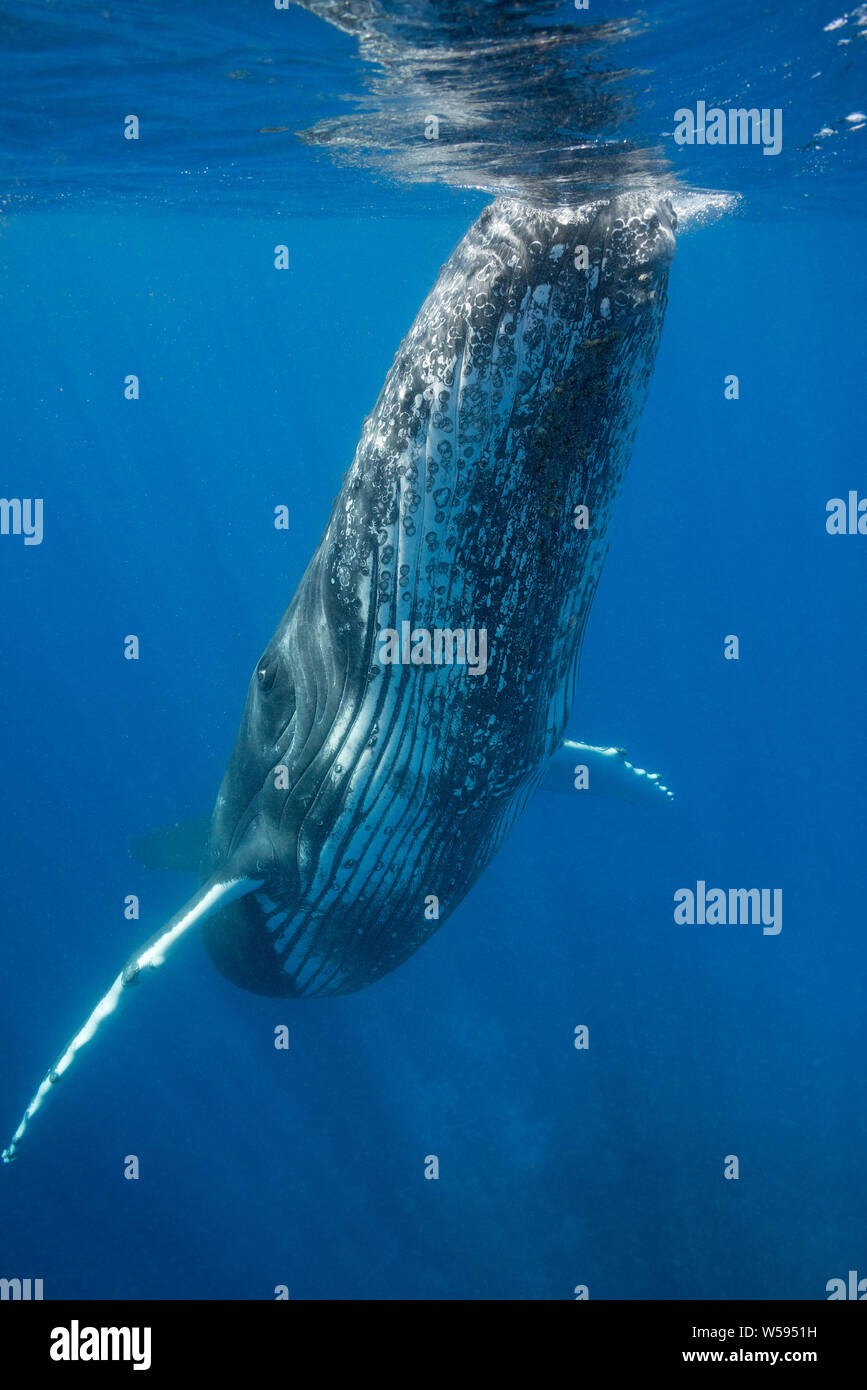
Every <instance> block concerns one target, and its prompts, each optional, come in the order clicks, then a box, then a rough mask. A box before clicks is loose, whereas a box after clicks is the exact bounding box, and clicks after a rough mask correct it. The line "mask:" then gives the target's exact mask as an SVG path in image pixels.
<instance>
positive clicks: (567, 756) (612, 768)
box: [540, 738, 674, 806]
mask: <svg viewBox="0 0 867 1390" xmlns="http://www.w3.org/2000/svg"><path fill="white" fill-rule="evenodd" d="M540 785H541V786H542V787H543V788H544V789H545V790H546V791H551V792H564V793H567V794H568V793H570V792H572V793H574V792H575V791H589V792H593V793H594V794H595V795H596V796H609V797H615V798H616V799H617V800H618V801H631V802H633V803H634V804H635V805H636V806H644V805H648V806H651V805H657V806H658V805H661V804H662V802H664V801H673V800H674V793H673V792H670V791H669V789H668V787H666V786H665V785H664V783H662V782H661V781H660V780H659V773H658V772H647V771H646V769H645V768H643V767H636V766H635V764H634V763H631V762H629V760H628V759H627V757H626V754H625V753H624V751H623V749H622V748H596V747H595V746H594V745H593V744H591V743H576V742H575V741H574V740H573V739H569V738H566V739H564V740H563V742H562V743H561V744H560V747H559V748H558V749H557V752H556V753H555V754H554V756H553V758H552V759H551V761H550V762H549V764H548V766H547V767H546V769H545V775H544V777H543V779H542V782H541V783H540Z"/></svg>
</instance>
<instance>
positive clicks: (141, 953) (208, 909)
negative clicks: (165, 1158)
mask: <svg viewBox="0 0 867 1390" xmlns="http://www.w3.org/2000/svg"><path fill="white" fill-rule="evenodd" d="M261 886H262V881H261V879H250V878H234V879H228V880H225V881H223V882H219V881H215V880H214V879H211V880H209V881H208V882H207V883H206V884H204V886H203V887H202V888H200V889H199V891H198V893H195V894H194V895H193V897H192V898H190V900H189V902H187V903H185V904H184V906H183V907H182V908H181V909H180V911H179V912H176V913H175V915H174V917H171V918H170V919H169V921H168V922H166V924H165V926H163V927H161V928H160V930H159V931H158V932H156V933H155V934H154V935H153V936H152V937H150V938H149V940H148V941H146V942H145V944H144V946H142V947H141V949H140V950H138V951H135V952H134V953H133V954H132V955H131V956H130V958H129V960H128V961H127V962H126V965H125V966H124V967H123V969H122V970H121V972H120V974H119V975H118V976H117V977H116V979H115V980H114V981H113V982H112V984H111V986H110V988H109V989H108V990H107V991H106V993H105V994H104V995H103V996H102V998H101V999H100V1000H99V1002H98V1004H97V1005H96V1007H95V1008H94V1009H93V1010H92V1011H91V1013H90V1014H89V1016H88V1018H87V1021H86V1022H85V1024H84V1026H83V1027H82V1028H80V1029H79V1030H78V1032H77V1033H76V1034H75V1036H74V1037H73V1038H72V1040H71V1041H70V1042H69V1043H68V1044H67V1046H66V1047H65V1048H64V1050H63V1052H62V1053H61V1054H60V1056H59V1057H58V1059H57V1061H56V1062H55V1063H54V1066H53V1067H50V1068H49V1069H48V1071H47V1072H46V1073H45V1075H44V1077H43V1078H42V1081H41V1082H40V1085H39V1088H38V1090H37V1091H36V1094H35V1095H34V1097H33V1099H32V1100H31V1102H30V1104H29V1105H28V1107H27V1109H26V1110H25V1111H24V1115H23V1117H22V1120H21V1123H20V1125H19V1126H18V1128H17V1129H16V1131H15V1133H14V1134H13V1136H12V1138H11V1140H10V1142H9V1144H8V1146H7V1147H6V1148H5V1149H4V1150H3V1154H2V1159H3V1162H4V1163H11V1162H12V1161H13V1159H15V1158H16V1157H17V1155H18V1149H19V1148H20V1146H21V1141H22V1140H23V1138H24V1136H25V1134H26V1133H27V1128H28V1126H29V1124H30V1121H31V1120H32V1118H33V1116H34V1115H35V1114H36V1112H37V1110H39V1108H40V1106H41V1105H42V1102H43V1101H44V1100H45V1097H46V1096H47V1095H48V1092H49V1091H50V1090H51V1088H52V1086H55V1085H56V1084H57V1082H58V1081H59V1080H60V1078H61V1077H62V1076H63V1074H64V1073H65V1072H66V1071H67V1069H68V1068H69V1066H70V1065H71V1063H72V1060H73V1058H74V1057H75V1055H76V1053H77V1052H79V1051H80V1050H81V1048H82V1047H84V1045H85V1043H89V1042H90V1040H91V1038H92V1037H93V1036H94V1035H95V1033H96V1031H97V1029H98V1028H99V1025H100V1024H101V1023H102V1021H103V1019H105V1018H108V1017H109V1015H110V1014H113V1013H114V1011H115V1009H116V1008H117V1006H118V1003H119V1002H120V998H121V995H122V994H123V992H124V990H126V989H128V988H129V987H130V986H131V985H135V984H138V981H139V977H140V975H141V972H142V970H152V969H156V967H157V966H159V965H162V963H163V961H164V960H165V958H166V953H167V951H169V950H170V949H171V947H172V946H174V944H175V942H176V941H178V940H179V939H180V938H181V937H182V936H184V935H185V934H186V933H187V932H188V931H189V930H190V928H191V927H194V926H196V925H197V924H198V923H199V922H202V921H204V920H205V918H207V917H210V916H211V914H212V913H214V912H216V911H218V909H220V908H222V907H225V906H226V904H227V903H230V902H233V901H234V900H235V899H236V898H241V897H243V896H244V894H245V893H251V892H253V890H254V889H256V888H260V887H261Z"/></svg>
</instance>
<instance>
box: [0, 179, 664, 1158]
mask: <svg viewBox="0 0 867 1390" xmlns="http://www.w3.org/2000/svg"><path fill="white" fill-rule="evenodd" d="M674 226H675V218H674V214H673V213H672V210H671V208H670V206H669V205H668V203H667V202H666V201H665V200H664V199H662V198H658V197H654V196H652V195H649V194H646V193H645V194H641V193H634V192H633V193H628V194H620V195H617V196H614V197H610V198H600V199H598V200H596V201H594V202H590V203H587V204H584V205H582V206H579V207H570V208H559V209H550V208H545V209H541V208H538V207H535V206H532V205H530V204H528V203H524V202H519V201H516V200H511V199H498V200H497V201H496V202H494V203H493V204H492V205H491V206H490V207H488V208H487V209H486V210H485V211H484V212H483V213H482V215H481V216H480V217H479V218H478V220H477V221H476V222H475V223H474V224H473V226H472V227H471V228H470V229H469V231H468V232H467V233H466V235H465V236H464V238H463V239H462V240H461V242H460V243H459V244H458V246H457V247H456V249H455V250H454V252H453V253H452V255H451V256H450V258H449V260H448V261H447V262H446V264H445V265H444V266H443V267H442V269H441V271H440V273H439V276H438V278H437V281H436V283H435V285H434V287H433V289H432V290H431V292H430V293H429V295H428V296H427V298H426V299H425V301H424V303H423V305H422V307H421V309H420V310H419V313H418V315H417V317H416V319H415V322H414V323H413V325H412V327H411V329H410V331H409V333H408V334H407V336H406V338H405V339H404V341H403V343H402V344H401V346H400V348H399V349H398V352H397V355H396V357H395V359H394V362H393V364H392V366H391V369H390V370H389V372H388V375H387V377H386V380H385V384H384V386H383V388H382V391H381V393H380V396H379V399H378V401H377V403H376V405H375V407H374V409H373V411H372V412H371V414H370V415H369V416H368V418H367V419H366V420H365V422H364V425H363V428H362V433H361V439H360V442H359V444H358V448H357V450H356V453H355V458H354V459H353V462H352V465H351V467H350V468H349V471H348V472H347V473H346V475H345V477H344V480H343V485H342V487H341V490H340V492H339V494H338V496H337V499H336V501H335V502H334V505H333V507H332V511H331V515H330V518H329V521H328V524H327V526H326V529H325V533H324V535H323V537H322V540H321V542H320V544H319V546H318V548H317V550H316V552H315V554H314V556H313V558H312V560H311V561H310V564H309V565H308V568H307V570H306V572H305V574H304V576H303V578H302V580H301V583H300V585H299V587H298V590H297V592H296V594H295V596H294V598H293V599H292V602H291V603H290V605H289V607H288V609H287V610H286V613H285V614H284V616H283V618H282V620H281V622H280V624H279V626H278V628H277V631H276V632H275V634H274V636H273V637H272V639H271V641H270V642H269V644H268V646H267V647H266V649H265V651H264V653H263V655H262V657H261V659H260V661H259V662H258V663H257V665H256V668H255V671H254V673H253V677H252V680H251V682H250V687H249V690H248V694H247V701H246V705H245V708H244V713H243V717H242V720H241V726H240V730H239V732H238V737H237V740H236V742H235V746H234V749H233V751H232V754H231V757H230V759H229V763H228V766H227V768H226V772H225V775H224V777H223V781H222V785H221V787H220V790H219V795H218V797H217V802H216V806H215V808H214V812H213V816H212V819H211V824H210V832H209V835H208V849H207V853H206V857H205V863H204V866H203V880H204V881H203V886H202V888H201V889H200V890H199V892H198V893H197V894H196V895H195V896H194V897H193V898H192V899H191V900H190V901H189V902H188V903H187V904H186V905H185V906H184V907H183V908H182V909H181V910H180V912H179V913H178V914H177V916H176V917H174V918H173V919H172V920H171V922H169V923H168V924H167V925H166V926H165V927H163V928H162V929H161V930H160V931H159V932H158V933H157V934H156V935H155V936H154V937H152V938H151V940H150V941H149V942H148V943H147V944H146V946H145V947H144V948H142V949H141V950H139V951H137V952H136V953H135V954H134V955H133V956H132V957H131V958H130V960H129V961H128V962H127V964H126V965H125V967H124V968H123V970H122V971H121V973H120V974H119V975H118V976H117V978H116V979H115V981H114V983H113V984H112V986H111V989H110V990H109V991H108V993H107V994H106V995H105V996H104V997H103V999H102V1000H100V1002H99V1004H98V1005H97V1007H96V1009H95V1010H94V1011H93V1012H92V1014H91V1016H90V1018H89V1019H88V1020H87V1022H86V1024H85V1025H84V1027H83V1028H82V1029H81V1030H80V1031H79V1033H78V1034H77V1035H76V1037H75V1038H74V1039H73V1041H72V1043H70V1045H69V1046H68V1047H67V1048H66V1049H65V1051H64V1052H63V1054H62V1055H61V1057H60V1059H59V1060H58V1062H57V1063H55V1066H54V1067H53V1068H51V1070H50V1071H49V1072H48V1073H47V1075H46V1077H45V1078H44V1080H43V1082H42V1084H41V1085H40V1087H39V1090H38V1091H37V1093H36V1095H35V1096H34V1099H33V1101H32V1102H31V1104H30V1106H29V1107H28V1110H27V1112H26V1114H25V1116H24V1119H23V1120H22V1123H21V1125H20V1126H19V1128H18V1130H17V1131H16V1133H15V1135H14V1137H13V1139H12V1141H11V1142H10V1144H9V1146H8V1147H7V1149H6V1150H5V1151H4V1153H3V1158H4V1160H5V1161H7V1162H8V1161H9V1160H10V1159H11V1158H13V1157H14V1156H15V1154H16V1151H17V1149H18V1146H19V1144H20V1142H21V1139H22V1137H23V1135H24V1132H25V1130H26V1128H27V1124H28V1122H29V1120H30V1118H31V1117H32V1115H33V1114H34V1113H35V1112H36V1110H37V1109H38V1108H39V1105H40V1104H41V1102H42V1100H43V1099H44V1096H45V1095H46V1094H47V1092H48V1090H50V1088H51V1085H52V1084H53V1082H54V1081H55V1080H56V1079H58V1078H59V1077H60V1076H62V1075H63V1073H64V1072H65V1070H66V1069H67V1067H68V1066H69V1064H70V1062H71V1060H72V1057H73V1056H74V1055H75V1054H76V1052H77V1051H78V1050H79V1049H80V1047H81V1046H83V1044H84V1043H85V1042H87V1041H88V1040H89V1039H90V1038H91V1037H92V1036H93V1034H94V1033H95V1031H96V1029H97V1027H98V1024H99V1023H100V1022H101V1020H102V1019H103V1018H104V1017H106V1016H108V1015H109V1014H110V1013H111V1012H112V1011H113V1010H114V1008H115V1007H116V1005H117V1002H118V1000H119V998H120V997H121V995H122V994H123V992H124V991H125V990H126V989H127V988H128V987H129V986H131V985H132V984H133V983H134V982H136V981H138V980H139V978H141V976H142V973H143V972H147V971H148V969H149V968H152V967H154V966H156V965H158V964H160V963H161V962H162V960H163V958H164V956H165V953H166V951H167V950H168V949H169V947H170V946H171V945H172V944H173V942H174V941H175V940H177V939H179V937H180V936H182V935H184V934H185V933H186V932H187V931H188V930H189V929H191V928H192V927H193V926H197V925H201V929H202V933H203V937H204V942H205V946H206V949H207V951H208V954H209V955H210V957H211V959H212V961H213V962H214V964H215V965H216V967H217V968H218V970H220V971H221V973H222V974H223V975H224V976H226V977H227V978H228V979H229V980H231V981H233V982H234V983H235V984H237V985H239V986H241V987H242V988H244V989H247V990H251V991H253V992H255V993H259V994H265V995H275V996H281V995H282V996H295V997H298V996H308V995H337V994H346V993H350V992H352V991H354V990H358V989H361V988H362V987H364V986H365V985H369V984H371V983H373V982H374V981H376V980H378V979H380V978H381V977H382V976H383V975H385V974H386V973H388V972H389V971H391V970H393V969H395V968H396V967H397V966H398V965H400V964H401V963H402V962H403V961H405V960H406V959H407V958H408V957H409V956H410V955H412V954H413V952H415V951H416V950H418V948H419V946H421V945H422V944H423V943H424V942H425V941H426V940H427V939H428V937H429V936H430V935H431V934H432V933H433V932H434V931H435V930H437V928H438V927H439V926H441V925H442V923H443V922H444V921H445V920H446V919H447V918H448V916H449V915H450V914H451V913H452V912H453V911H454V909H455V908H456V907H457V905H458V904H459V903H460V901H461V899H462V898H463V897H464V896H465V894H466V893H467V891H468V890H469V888H470V887H471V886H472V884H473V883H474V882H475V881H476V879H477V878H478V877H479V875H480V874H481V873H482V872H483V871H484V869H485V867H486V866H487V864H488V863H489V862H490V860H491V858H492V856H493V855H494V854H495V853H496V851H497V849H498V847H499V846H500V844H501V843H502V841H503V839H504V837H505V836H506V834H507V833H508V831H509V829H510V827H511V826H512V825H513V824H514V822H515V820H516V818H517V817H518V816H519V815H520V813H521V811H522V809H523V808H524V806H525V805H526V803H527V801H528V799H529V797H530V796H531V795H532V794H533V792H534V791H535V789H536V787H537V786H538V785H539V784H540V782H541V780H542V778H543V776H544V775H545V772H546V768H547V766H548V764H549V760H550V759H551V758H552V755H553V754H554V753H555V752H556V751H557V750H558V749H561V745H562V744H563V735H564V730H565V727H566V722H567V718H568V715H569V711H570V708H571V705H572V701H573V697H574V690H575V682H576V678H577V671H578V661H579V655H580V650H581V643H582V639H583V635H584V631H585V627H586V623H587V617H588V614H589V611H590V606H591V603H592V600H593V596H594V593H595V590H596V585H597V581H598V579H599V574H600V570H601V567H602V564H603V561H604V558H605V554H606V550H607V546H608V531H609V524H610V521H611V517H612V511H613V507H614V503H615V499H616V497H617V494H618V491H619V489H620V485H621V482H622V480H623V476H624V472H625V470H626V467H627V464H628V461H629V457H630V454H631V450H632V444H633V440H634V436H635V431H636V427H637V423H638V418H639V415H640V413H641V409H642V407H643V405H644V400H645V397H646V394H647V389H648V385H649V381H650V377H651V373H652V371H653V365H654V360H655V357H656V351H657V346H658V343H659V338H660V333H661V329H662V323H663V317H664V312H665V305H666V298H667V283H668V272H669V265H670V262H671V258H672V254H673V250H674ZM390 643H391V645H389V644H390ZM395 643H396V645H395ZM482 652H484V661H482V660H481V654H482ZM582 748H584V749H585V750H586V751H587V756H584V757H583V762H584V763H587V761H588V757H590V759H591V762H592V761H593V760H594V757H595V761H596V764H597V765H598V766H599V767H600V768H601V767H602V765H603V763H602V758H603V755H605V754H606V753H615V752H616V751H617V750H613V749H612V750H605V749H598V748H590V747H589V745H568V744H567V745H566V747H565V749H563V751H562V752H561V753H560V754H558V757H560V758H561V759H563V758H565V759H571V758H573V757H574V758H577V759H578V760H579V761H581V760H582V759H581V758H580V757H579V753H578V752H577V751H576V750H580V749H582ZM622 761H623V760H622V759H620V762H622ZM611 766H612V767H613V764H611ZM625 766H626V768H627V769H631V764H629V763H626V765H625ZM621 771H622V768H621ZM564 775H565V774H564ZM591 775H592V773H591ZM640 775H641V777H645V774H644V773H643V772H640ZM548 780H549V783H550V784H551V785H556V779H555V780H554V782H551V776H550V773H549V776H548ZM616 780H617V779H616V778H615V783H616ZM656 794H657V793H656V790H655V791H654V795H656ZM638 799H641V797H639V798H638ZM659 799H661V798H659ZM431 902H435V903H436V904H437V907H436V911H434V912H432V911H431V910H430V906H429V905H430V903H431Z"/></svg>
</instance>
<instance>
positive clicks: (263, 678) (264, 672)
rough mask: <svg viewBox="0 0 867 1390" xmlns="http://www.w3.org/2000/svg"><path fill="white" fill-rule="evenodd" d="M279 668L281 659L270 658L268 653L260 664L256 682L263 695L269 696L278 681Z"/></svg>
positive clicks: (276, 657)
mask: <svg viewBox="0 0 867 1390" xmlns="http://www.w3.org/2000/svg"><path fill="white" fill-rule="evenodd" d="M279 667H280V658H279V657H278V656H270V655H268V654H267V653H266V655H265V656H263V658H262V660H261V661H260V662H259V665H258V667H257V670H256V682H257V684H258V686H259V689H260V690H261V691H262V692H263V693H265V694H267V692H268V691H269V690H270V689H271V687H272V686H273V684H274V682H275V680H276V679H277V671H278V669H279Z"/></svg>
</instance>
